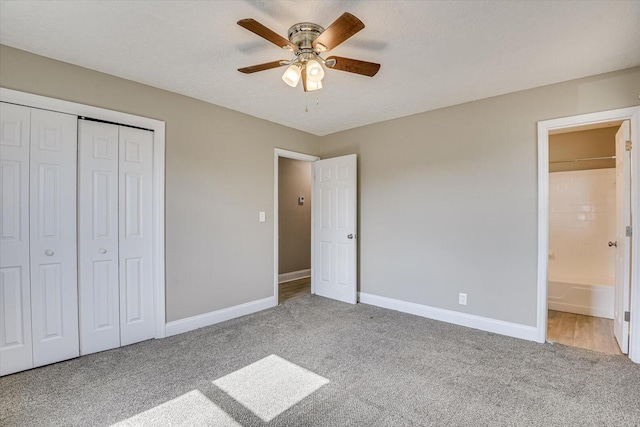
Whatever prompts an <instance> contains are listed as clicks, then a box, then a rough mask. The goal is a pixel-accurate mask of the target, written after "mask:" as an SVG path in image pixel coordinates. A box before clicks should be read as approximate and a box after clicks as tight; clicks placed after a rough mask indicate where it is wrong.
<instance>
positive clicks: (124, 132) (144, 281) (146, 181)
mask: <svg viewBox="0 0 640 427" xmlns="http://www.w3.org/2000/svg"><path fill="white" fill-rule="evenodd" d="M119 137H120V138H119V139H120V150H119V151H120V162H119V182H120V192H119V213H120V215H119V217H120V226H119V230H120V236H119V237H120V238H119V255H120V344H121V345H127V344H132V343H135V342H140V341H144V340H147V339H151V338H153V337H154V336H155V322H154V293H153V259H152V255H153V252H152V242H153V241H152V231H153V229H152V217H153V215H152V212H153V210H152V209H153V206H152V201H153V197H152V190H153V183H152V178H153V132H151V131H146V130H141V129H134V128H130V127H125V126H120V129H119Z"/></svg>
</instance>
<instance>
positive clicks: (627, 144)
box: [624, 141, 631, 151]
mask: <svg viewBox="0 0 640 427" xmlns="http://www.w3.org/2000/svg"><path fill="white" fill-rule="evenodd" d="M624 149H625V150H626V151H631V141H625V143H624Z"/></svg>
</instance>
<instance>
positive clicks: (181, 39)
mask: <svg viewBox="0 0 640 427" xmlns="http://www.w3.org/2000/svg"><path fill="white" fill-rule="evenodd" d="M343 12H351V13H352V14H354V15H356V16H357V17H359V18H360V19H361V20H362V21H363V22H364V23H365V25H366V28H365V29H364V30H362V31H361V32H360V33H358V34H356V35H355V36H354V37H352V38H351V39H349V40H348V41H346V42H345V43H344V44H342V45H340V46H338V47H337V48H336V49H334V50H333V51H331V52H330V53H331V54H335V55H338V56H344V57H349V58H355V59H362V60H366V61H372V62H379V63H381V64H382V68H381V69H380V72H379V73H378V74H377V75H376V76H375V77H373V78H369V77H363V76H359V75H355V74H350V73H345V72H340V71H336V70H328V71H327V73H326V77H325V79H324V81H323V84H324V89H322V90H320V91H317V92H312V93H308V94H305V93H304V92H303V91H302V89H301V87H297V88H295V89H293V88H291V87H289V86H287V85H285V84H284V83H283V82H282V80H281V79H280V76H281V74H282V73H283V71H284V68H280V69H274V70H268V71H263V72H260V73H256V74H252V75H245V74H241V73H239V72H238V71H236V69H237V68H240V67H244V66H248V65H254V64H259V63H263V62H269V61H273V60H278V59H289V58H290V55H291V54H289V53H287V52H285V51H283V50H281V49H278V48H277V47H276V46H274V45H272V44H270V43H268V42H266V41H265V40H263V39H261V38H259V37H258V36H256V35H254V34H252V33H250V32H249V31H247V30H245V29H243V28H241V27H239V26H238V25H236V22H237V21H238V20H239V19H242V18H254V19H256V20H258V21H260V22H261V23H263V24H264V25H266V26H267V27H269V28H271V29H272V30H274V31H275V32H277V33H279V34H282V35H283V36H286V34H285V33H286V31H287V30H288V28H289V27H290V26H291V25H292V24H294V23H297V22H301V21H311V22H315V23H318V24H320V25H322V26H324V27H327V26H328V25H329V24H331V22H333V21H334V20H335V19H336V18H337V17H338V16H339V15H341V14H342V13H343ZM0 43H2V44H6V45H9V46H13V47H16V48H19V49H24V50H27V51H30V52H34V53H37V54H40V55H44V56H48V57H51V58H55V59H59V60H62V61H66V62H70V63H72V64H77V65H81V66H83V67H87V68H91V69H94V70H99V71H102V72H105V73H109V74H113V75H116V76H120V77H124V78H126V79H130V80H134V81H137V82H141V83H145V84H148V85H151V86H156V87H159V88H163V89H167V90H170V91H173V92H178V93H181V94H184V95H188V96H192V97H194V98H199V99H202V100H204V101H208V102H211V103H213V104H217V105H221V106H223V107H227V108H230V109H233V110H237V111H241V112H243V113H247V114H250V115H252V116H256V117H260V118H263V119H266V120H270V121H272V122H276V123H280V124H283V125H285V126H290V127H293V128H296V129H301V130H304V131H307V132H310V133H313V134H316V135H326V134H330V133H333V132H337V131H341V130H345V129H350V128H353V127H357V126H363V125H366V124H370V123H374V122H379V121H383V120H388V119H393V118H396V117H402V116H407V115H410V114H415V113H419V112H423V111H428V110H433V109H436V108H441V107H445V106H449V105H454V104H459V103H463V102H467V101H471V100H475V99H481V98H486V97H490V96H495V95H500V94H504V93H508V92H514V91H518V90H523V89H528V88H532V87H537V86H542V85H546V84H551V83H556V82H560V81H565V80H570V79H575V78H579V77H583V76H589V75H594V74H599V73H604V72H608V71H613V70H619V69H624V68H628V67H632V66H636V65H640V1H622V2H617V1H602V2H601V1H572V2H569V1H531V2H528V1H505V2H501V1H490V2H485V1H444V2H439V1H317V2H314V1H248V0H247V1H187V2H181V1H180V2H179V1H150V0H144V1H143V0H138V1H128V2H124V1H68V2H67V1H55V2H50V1H21V2H19V1H2V2H1V3H0ZM307 105H308V110H309V111H308V112H305V107H306V106H307Z"/></svg>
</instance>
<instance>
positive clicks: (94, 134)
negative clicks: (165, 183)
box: [78, 120, 120, 354]
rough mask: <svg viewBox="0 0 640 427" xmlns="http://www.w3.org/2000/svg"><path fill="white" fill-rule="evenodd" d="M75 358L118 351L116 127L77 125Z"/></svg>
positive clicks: (96, 123)
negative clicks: (77, 339)
mask: <svg viewBox="0 0 640 427" xmlns="http://www.w3.org/2000/svg"><path fill="white" fill-rule="evenodd" d="M78 144H79V146H78V155H79V162H78V167H79V171H78V194H79V200H78V230H79V233H80V238H79V241H78V243H79V256H78V263H79V265H78V267H79V274H78V276H79V280H80V282H79V283H80V285H79V287H78V293H79V296H80V307H81V310H80V354H90V353H95V352H97V351H103V350H108V349H111V348H116V347H119V346H120V310H119V306H120V295H119V289H118V281H119V278H118V261H119V257H118V145H119V142H118V126H116V125H112V124H107V123H99V122H93V121H88V120H80V121H79V122H78Z"/></svg>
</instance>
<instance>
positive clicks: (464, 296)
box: [458, 293, 467, 305]
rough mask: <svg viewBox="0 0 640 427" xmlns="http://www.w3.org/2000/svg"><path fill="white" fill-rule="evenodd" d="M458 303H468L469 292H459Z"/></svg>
mask: <svg viewBox="0 0 640 427" xmlns="http://www.w3.org/2000/svg"><path fill="white" fill-rule="evenodd" d="M458 304H460V305H467V294H463V293H460V294H458Z"/></svg>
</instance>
